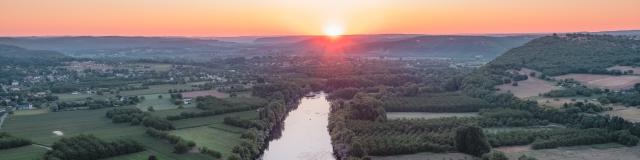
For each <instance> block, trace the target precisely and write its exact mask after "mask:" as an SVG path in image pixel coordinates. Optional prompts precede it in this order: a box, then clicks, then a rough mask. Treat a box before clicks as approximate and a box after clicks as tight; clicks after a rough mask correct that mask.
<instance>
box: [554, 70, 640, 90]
mask: <svg viewBox="0 0 640 160" xmlns="http://www.w3.org/2000/svg"><path fill="white" fill-rule="evenodd" d="M554 78H555V79H573V80H576V81H578V82H580V83H582V84H584V85H587V86H589V87H596V88H605V89H612V90H621V89H629V88H633V86H634V85H635V84H636V83H640V76H633V75H622V76H613V75H599V74H574V73H572V74H566V75H561V76H556V77H554Z"/></svg>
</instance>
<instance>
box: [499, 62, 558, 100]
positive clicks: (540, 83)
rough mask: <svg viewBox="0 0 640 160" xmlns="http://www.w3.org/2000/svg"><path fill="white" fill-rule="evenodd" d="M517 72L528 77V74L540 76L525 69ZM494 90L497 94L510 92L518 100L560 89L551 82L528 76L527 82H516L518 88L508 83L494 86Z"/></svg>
mask: <svg viewBox="0 0 640 160" xmlns="http://www.w3.org/2000/svg"><path fill="white" fill-rule="evenodd" d="M518 72H519V74H525V75H529V73H531V72H535V73H536V74H540V73H539V72H537V71H534V70H531V69H526V68H523V69H521V70H520V71H518ZM496 88H497V89H499V91H498V92H501V93H507V92H510V93H512V94H513V95H514V96H516V97H518V98H528V97H535V96H538V95H539V94H541V93H546V92H549V91H551V90H556V89H560V87H558V86H555V84H554V83H553V82H549V81H545V80H542V79H538V78H535V77H531V76H529V78H528V79H527V80H524V81H518V86H513V85H511V84H510V83H509V84H501V85H498V86H496Z"/></svg>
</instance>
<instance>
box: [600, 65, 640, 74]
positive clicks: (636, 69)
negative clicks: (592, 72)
mask: <svg viewBox="0 0 640 160" xmlns="http://www.w3.org/2000/svg"><path fill="white" fill-rule="evenodd" d="M607 70H620V71H622V72H624V71H628V70H631V71H633V74H640V67H633V66H613V67H609V68H607Z"/></svg>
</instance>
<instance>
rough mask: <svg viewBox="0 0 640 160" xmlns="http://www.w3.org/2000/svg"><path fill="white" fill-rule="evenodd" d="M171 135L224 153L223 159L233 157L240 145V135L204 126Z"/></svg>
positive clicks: (181, 130) (172, 132) (180, 130)
mask: <svg viewBox="0 0 640 160" xmlns="http://www.w3.org/2000/svg"><path fill="white" fill-rule="evenodd" d="M171 134H174V135H177V136H180V137H182V138H184V139H187V140H191V141H194V142H196V144H197V145H198V146H203V147H207V148H209V149H213V150H216V151H219V152H220V153H222V155H223V157H227V156H229V155H231V151H232V149H233V147H234V146H236V145H237V144H240V142H242V139H241V138H240V134H238V133H233V132H228V131H224V130H220V129H217V128H213V127H209V126H202V127H195V128H187V129H179V130H175V131H171Z"/></svg>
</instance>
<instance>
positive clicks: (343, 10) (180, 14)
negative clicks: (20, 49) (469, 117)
mask: <svg viewBox="0 0 640 160" xmlns="http://www.w3.org/2000/svg"><path fill="white" fill-rule="evenodd" d="M327 25H339V26H343V27H344V31H345V33H346V34H377V33H425V34H460V33H518V32H519V33H522V32H575V31H601V30H624V29H640V0H314V1H311V0H225V1H222V0H0V35H4V36H32V35H49V36H51V35H142V36H237V35H292V34H322V30H323V26H327Z"/></svg>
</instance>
